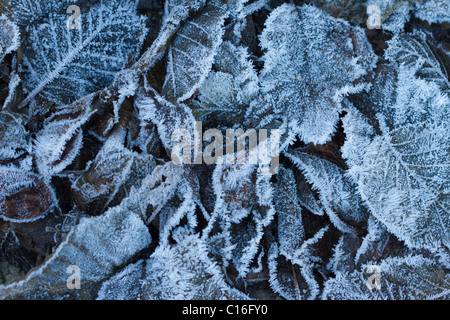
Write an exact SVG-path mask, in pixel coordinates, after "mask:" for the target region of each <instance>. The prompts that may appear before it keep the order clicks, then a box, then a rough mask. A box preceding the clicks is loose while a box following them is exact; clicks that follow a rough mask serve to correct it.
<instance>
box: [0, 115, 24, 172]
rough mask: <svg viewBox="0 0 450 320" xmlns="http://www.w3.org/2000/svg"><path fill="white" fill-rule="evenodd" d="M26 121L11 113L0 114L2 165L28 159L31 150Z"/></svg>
mask: <svg viewBox="0 0 450 320" xmlns="http://www.w3.org/2000/svg"><path fill="white" fill-rule="evenodd" d="M29 149H30V148H29V142H28V137H27V131H26V130H25V127H24V120H23V119H22V118H21V117H20V116H18V115H16V114H12V113H9V112H0V164H3V165H4V164H9V163H13V162H15V161H16V160H20V159H23V158H24V157H26V155H27V153H28V152H29V151H30V150H29Z"/></svg>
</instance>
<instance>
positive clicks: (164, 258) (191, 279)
mask: <svg viewBox="0 0 450 320" xmlns="http://www.w3.org/2000/svg"><path fill="white" fill-rule="evenodd" d="M174 240H175V241H176V244H174V245H167V244H166V245H162V246H159V247H158V248H156V250H155V252H154V253H153V254H152V255H151V256H150V257H149V258H148V259H147V260H141V261H138V262H137V263H136V264H133V265H130V266H128V267H127V268H125V269H124V270H123V271H121V272H120V273H118V274H117V275H115V276H114V277H112V278H111V279H110V280H108V281H106V282H105V283H104V284H103V286H102V288H101V289H100V291H99V295H98V299H100V300H109V299H112V300H115V299H151V300H218V299H220V300H222V299H240V300H242V299H248V297H247V296H246V295H245V294H243V293H242V292H240V291H238V290H236V289H233V288H231V287H230V286H228V285H227V284H226V282H225V276H224V275H223V273H222V272H221V269H220V267H219V266H218V265H217V264H216V263H214V262H212V261H211V260H210V258H209V257H208V251H207V246H206V245H205V243H204V241H203V240H201V239H199V238H198V236H196V235H194V234H189V233H188V232H187V231H186V230H184V229H181V230H177V232H176V233H175V234H174Z"/></svg>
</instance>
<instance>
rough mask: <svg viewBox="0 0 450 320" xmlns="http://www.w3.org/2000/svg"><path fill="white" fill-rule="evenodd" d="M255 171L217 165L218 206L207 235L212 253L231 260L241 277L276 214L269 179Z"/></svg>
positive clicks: (250, 168) (215, 177)
mask: <svg viewBox="0 0 450 320" xmlns="http://www.w3.org/2000/svg"><path fill="white" fill-rule="evenodd" d="M256 169H257V168H256V167H255V166H252V165H221V164H218V165H217V166H216V168H215V170H214V173H213V186H214V192H215V194H216V203H215V206H214V212H213V213H212V215H211V219H210V221H209V224H208V227H207V228H206V230H205V232H204V236H205V237H206V240H207V241H208V243H209V245H210V246H211V250H212V251H214V252H215V253H219V254H221V255H223V257H222V258H224V259H226V260H231V261H232V262H233V264H234V265H235V267H236V269H237V271H238V273H239V275H240V276H241V277H245V275H246V274H247V273H248V271H249V267H250V264H251V262H252V260H253V259H254V258H255V256H256V254H257V252H258V249H259V244H260V241H261V239H262V236H263V229H264V228H265V227H266V226H268V224H269V223H270V222H271V221H272V219H273V216H274V214H275V208H274V205H273V188H272V185H271V183H270V181H269V180H270V177H269V176H265V175H260V174H259V171H257V170H256Z"/></svg>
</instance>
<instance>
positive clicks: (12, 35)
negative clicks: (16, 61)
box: [0, 14, 20, 62]
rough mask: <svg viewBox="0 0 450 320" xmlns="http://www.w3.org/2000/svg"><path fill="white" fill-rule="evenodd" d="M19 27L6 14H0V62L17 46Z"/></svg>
mask: <svg viewBox="0 0 450 320" xmlns="http://www.w3.org/2000/svg"><path fill="white" fill-rule="evenodd" d="M19 44H20V33H19V28H18V27H17V26H16V25H15V24H14V22H12V21H10V20H9V19H8V17H6V15H3V14H2V15H0V62H1V61H2V60H3V58H4V57H5V56H6V55H7V54H8V53H11V52H13V51H15V50H17V48H18V47H19Z"/></svg>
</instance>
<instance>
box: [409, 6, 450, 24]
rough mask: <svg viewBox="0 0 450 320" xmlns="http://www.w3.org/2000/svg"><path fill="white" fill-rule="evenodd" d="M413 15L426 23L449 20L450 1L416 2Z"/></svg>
mask: <svg viewBox="0 0 450 320" xmlns="http://www.w3.org/2000/svg"><path fill="white" fill-rule="evenodd" d="M414 15H415V16H416V17H417V18H419V19H420V20H424V21H427V22H428V23H430V24H431V23H444V22H447V23H449V22H450V2H448V1H447V0H425V1H418V2H416V10H415V12H414Z"/></svg>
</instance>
